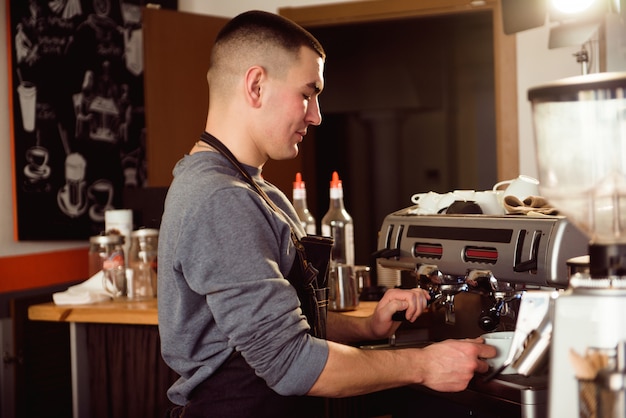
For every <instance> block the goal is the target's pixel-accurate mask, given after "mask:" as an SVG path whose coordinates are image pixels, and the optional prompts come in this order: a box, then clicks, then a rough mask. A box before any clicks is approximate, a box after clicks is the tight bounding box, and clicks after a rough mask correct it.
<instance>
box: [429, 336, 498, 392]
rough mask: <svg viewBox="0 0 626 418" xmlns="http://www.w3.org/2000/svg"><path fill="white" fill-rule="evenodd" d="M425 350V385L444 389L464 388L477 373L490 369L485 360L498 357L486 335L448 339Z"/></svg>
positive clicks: (448, 390) (442, 390)
mask: <svg viewBox="0 0 626 418" xmlns="http://www.w3.org/2000/svg"><path fill="white" fill-rule="evenodd" d="M422 350H423V353H424V357H423V358H422V359H421V361H420V362H419V364H418V367H420V369H421V370H420V372H419V373H420V374H421V375H422V378H423V382H422V384H423V385H424V386H427V387H429V388H431V389H433V390H437V391H440V392H457V391H461V390H464V389H465V388H466V387H467V385H468V384H469V381H470V380H471V379H472V377H473V376H474V373H476V372H478V373H486V372H487V371H488V370H489V365H488V364H487V362H486V361H485V360H484V359H487V358H492V357H495V356H496V349H495V347H493V346H491V345H486V344H484V340H483V339H482V338H474V339H465V340H446V341H443V342H440V343H435V344H431V345H429V346H428V347H425V348H423V349H422Z"/></svg>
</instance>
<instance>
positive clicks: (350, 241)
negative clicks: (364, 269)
mask: <svg viewBox="0 0 626 418" xmlns="http://www.w3.org/2000/svg"><path fill="white" fill-rule="evenodd" d="M322 235H324V236H327V237H332V238H333V239H334V240H335V243H334V244H333V248H332V252H331V257H330V259H331V263H332V264H333V265H338V264H347V265H349V266H353V265H354V224H353V222H352V217H351V216H350V215H349V214H348V212H347V211H346V209H345V207H344V205H343V186H342V183H341V180H340V179H339V174H337V172H336V171H335V172H333V176H332V180H331V181H330V204H329V207H328V212H326V215H324V218H322Z"/></svg>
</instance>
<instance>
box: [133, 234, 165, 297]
mask: <svg viewBox="0 0 626 418" xmlns="http://www.w3.org/2000/svg"><path fill="white" fill-rule="evenodd" d="M130 236H131V243H130V254H129V257H128V261H129V267H130V269H131V271H132V279H131V280H130V282H131V284H130V291H129V297H130V298H131V299H150V298H154V297H156V294H157V264H158V263H157V253H158V245H159V244H158V243H159V230H158V229H153V228H144V229H138V230H136V231H133V232H132V233H131V235H130Z"/></svg>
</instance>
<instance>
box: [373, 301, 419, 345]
mask: <svg viewBox="0 0 626 418" xmlns="http://www.w3.org/2000/svg"><path fill="white" fill-rule="evenodd" d="M429 299H430V295H429V294H428V292H427V291H425V290H424V289H408V290H405V289H389V290H387V291H386V292H385V294H384V295H383V297H382V299H381V300H380V302H378V304H377V305H376V309H375V310H374V313H373V314H372V316H371V317H370V318H369V325H370V329H371V332H372V335H373V337H374V338H375V339H378V338H387V337H389V336H390V335H392V334H393V333H394V332H395V331H396V329H398V327H399V326H400V323H399V322H396V321H393V320H392V316H393V314H395V313H396V312H398V311H406V314H405V318H406V319H407V320H408V321H410V322H414V321H415V320H416V319H417V317H418V316H420V315H421V314H422V312H424V311H425V310H426V307H427V305H428V300H429Z"/></svg>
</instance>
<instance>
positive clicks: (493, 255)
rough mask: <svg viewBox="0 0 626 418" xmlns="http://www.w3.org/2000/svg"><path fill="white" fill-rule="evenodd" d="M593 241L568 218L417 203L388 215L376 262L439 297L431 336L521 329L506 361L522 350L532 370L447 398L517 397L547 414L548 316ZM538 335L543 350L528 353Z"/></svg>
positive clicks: (525, 412)
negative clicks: (422, 208)
mask: <svg viewBox="0 0 626 418" xmlns="http://www.w3.org/2000/svg"><path fill="white" fill-rule="evenodd" d="M587 244H588V242H587V237H586V236H585V235H583V234H582V233H581V232H579V230H578V229H576V228H575V227H574V226H573V225H571V224H570V223H569V222H568V221H567V220H566V219H565V218H564V217H561V216H545V217H530V216H525V215H502V216H498V215H450V214H446V215H417V214H416V213H415V211H414V208H413V207H409V208H405V209H402V210H399V211H397V212H394V213H392V214H390V215H388V216H387V217H386V218H385V220H384V221H383V225H382V227H381V231H380V235H379V241H378V250H379V251H378V253H379V254H385V255H387V256H386V257H382V258H378V263H380V265H381V266H384V267H385V268H391V269H397V270H400V271H401V272H403V275H408V276H410V277H414V279H415V280H414V281H415V285H416V286H419V287H421V288H424V289H427V290H428V291H429V293H430V294H431V297H432V298H433V299H435V303H432V304H431V305H430V309H429V311H428V313H427V315H428V336H429V339H430V341H441V340H444V339H447V338H465V337H476V336H478V335H481V334H484V333H485V331H505V330H514V331H515V335H514V339H513V342H512V344H511V350H510V352H509V353H508V354H509V355H508V356H507V363H513V362H514V360H517V359H518V357H520V356H521V355H522V354H524V358H523V361H522V362H521V363H520V364H522V366H523V370H524V372H525V374H526V375H522V374H519V373H516V374H507V375H500V374H498V373H497V371H496V373H492V374H491V375H486V376H477V377H476V379H474V381H472V384H471V385H470V387H469V388H468V389H467V391H464V392H463V393H462V394H456V395H454V394H450V395H446V396H448V397H449V398H450V399H457V400H458V399H461V398H463V399H464V401H463V402H464V403H469V404H472V403H473V402H476V404H475V405H477V406H478V405H479V404H481V403H483V404H484V403H488V404H490V405H493V406H494V408H502V407H503V405H505V404H506V405H507V406H508V407H510V406H511V405H516V406H517V407H516V408H514V414H515V415H516V416H517V414H518V413H519V416H522V417H527V418H528V417H533V418H534V417H546V416H547V409H548V408H547V400H548V375H547V374H546V370H545V368H544V367H542V366H543V365H544V363H543V361H544V360H545V357H546V356H545V354H546V348H545V346H544V344H545V343H546V338H547V339H548V344H549V329H550V326H549V323H548V324H543V325H542V323H543V321H542V320H543V319H544V318H545V316H546V315H547V312H548V305H549V301H550V300H551V298H552V297H554V294H555V293H556V292H557V290H561V289H564V288H566V287H567V286H568V283H569V281H568V280H569V275H568V266H567V260H569V259H572V258H573V257H577V256H582V255H585V254H587V251H588V245H587ZM403 277H405V276H403ZM546 333H547V334H548V335H546ZM539 337H541V338H539ZM531 341H532V342H533V346H535V348H534V349H533V350H531V351H530V352H525V351H524V347H525V344H527V343H528V342H531ZM397 345H398V343H397V342H396V346H397ZM377 348H378V349H380V348H384V347H377ZM492 372H493V370H492ZM439 396H443V395H439ZM483 406H484V405H483ZM509 411H510V410H509ZM507 416H508V415H507Z"/></svg>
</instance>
